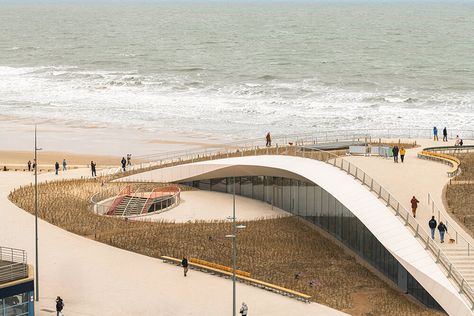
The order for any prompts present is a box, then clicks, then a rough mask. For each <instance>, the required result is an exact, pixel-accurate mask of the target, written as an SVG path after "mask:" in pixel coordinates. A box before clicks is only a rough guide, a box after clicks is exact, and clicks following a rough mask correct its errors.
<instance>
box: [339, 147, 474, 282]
mask: <svg viewBox="0 0 474 316" xmlns="http://www.w3.org/2000/svg"><path fill="white" fill-rule="evenodd" d="M417 143H418V144H420V145H421V147H418V148H414V149H409V150H407V154H406V157H405V162H404V163H401V161H399V163H394V162H393V159H385V158H381V157H363V156H350V157H347V160H349V161H350V162H352V163H354V164H355V165H356V166H358V167H359V168H361V169H362V170H363V171H365V172H366V173H367V174H368V175H369V176H371V177H373V178H374V180H375V181H377V182H378V183H379V184H381V185H382V186H383V187H385V188H386V189H388V191H390V193H392V194H393V196H395V198H396V199H397V200H398V201H399V202H400V203H401V204H403V206H404V207H405V208H406V209H407V210H409V211H410V212H411V203H410V200H411V198H412V196H416V198H417V199H418V200H419V201H420V204H419V206H418V211H417V216H416V219H417V221H418V223H419V224H420V225H421V226H422V227H423V228H424V229H425V230H426V231H427V232H429V227H428V221H429V220H430V219H431V216H432V215H434V216H436V218H437V220H438V222H439V219H438V215H437V214H438V212H434V213H433V212H432V208H431V206H430V205H429V204H428V193H430V194H431V197H432V199H433V200H434V202H435V205H436V206H437V208H439V209H440V212H441V214H443V216H442V217H443V218H445V217H448V231H449V234H448V235H446V236H445V243H444V244H440V243H439V241H440V240H439V232H438V230H436V234H435V240H436V242H437V243H438V244H440V245H441V246H442V248H443V249H444V251H445V252H446V253H447V255H448V256H449V258H450V260H451V261H452V262H453V263H454V265H455V266H456V268H458V269H459V271H461V273H462V274H463V276H464V277H465V278H466V280H467V281H469V283H470V284H471V286H472V287H473V288H474V250H473V249H472V248H471V251H470V256H468V255H467V243H466V242H465V241H468V242H469V243H471V245H474V240H473V238H472V236H470V235H469V234H468V233H467V232H465V231H464V230H463V229H462V228H461V227H460V226H459V225H458V224H457V223H456V221H455V220H453V219H452V218H451V217H450V216H449V214H448V213H447V212H446V209H445V207H444V205H443V203H442V196H443V188H444V186H445V185H446V184H447V183H448V182H449V179H450V178H449V177H448V176H447V171H448V170H449V169H450V168H451V167H449V166H447V165H444V164H442V163H439V162H435V161H429V160H424V159H419V158H417V154H418V152H420V151H421V150H422V149H423V148H425V147H435V146H444V145H445V144H446V143H443V142H434V141H431V140H417ZM466 143H467V144H466V145H468V144H471V143H472V142H466ZM455 231H457V232H458V236H457V238H456V234H455ZM449 238H454V239H457V240H458V243H454V244H450V243H448V239H449Z"/></svg>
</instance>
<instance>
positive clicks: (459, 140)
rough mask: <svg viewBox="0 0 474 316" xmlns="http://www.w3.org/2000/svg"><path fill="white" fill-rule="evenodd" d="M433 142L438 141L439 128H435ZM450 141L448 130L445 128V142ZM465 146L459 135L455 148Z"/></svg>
mask: <svg viewBox="0 0 474 316" xmlns="http://www.w3.org/2000/svg"><path fill="white" fill-rule="evenodd" d="M433 140H435V141H438V140H439V138H438V128H437V127H436V126H433ZM447 141H448V129H447V128H446V127H445V128H443V142H447ZM462 145H464V142H463V140H462V139H461V138H460V137H459V135H456V142H455V143H454V146H462Z"/></svg>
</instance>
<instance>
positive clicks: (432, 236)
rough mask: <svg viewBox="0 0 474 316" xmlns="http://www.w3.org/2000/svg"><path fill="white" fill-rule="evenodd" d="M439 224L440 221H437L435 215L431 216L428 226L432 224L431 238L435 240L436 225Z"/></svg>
mask: <svg viewBox="0 0 474 316" xmlns="http://www.w3.org/2000/svg"><path fill="white" fill-rule="evenodd" d="M437 225H438V223H437V222H436V220H435V217H434V216H431V219H430V221H429V222H428V226H430V230H431V239H433V240H434V235H435V230H436V226H437Z"/></svg>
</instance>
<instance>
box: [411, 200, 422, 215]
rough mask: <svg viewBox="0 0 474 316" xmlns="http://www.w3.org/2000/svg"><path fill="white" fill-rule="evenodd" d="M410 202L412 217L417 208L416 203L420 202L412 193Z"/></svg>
mask: <svg viewBox="0 0 474 316" xmlns="http://www.w3.org/2000/svg"><path fill="white" fill-rule="evenodd" d="M410 202H411V212H412V213H413V217H416V209H417V208H418V203H420V201H418V200H417V198H416V197H415V196H414V195H413V197H412V198H411V201H410Z"/></svg>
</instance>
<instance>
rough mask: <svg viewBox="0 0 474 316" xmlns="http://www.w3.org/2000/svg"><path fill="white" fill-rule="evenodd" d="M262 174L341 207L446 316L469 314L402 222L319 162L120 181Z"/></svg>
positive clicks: (223, 163) (255, 164)
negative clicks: (316, 191) (298, 184)
mask: <svg viewBox="0 0 474 316" xmlns="http://www.w3.org/2000/svg"><path fill="white" fill-rule="evenodd" d="M252 175H268V176H282V177H289V178H294V179H301V180H309V181H311V182H313V183H316V184H318V185H319V186H320V187H322V188H323V189H325V190H326V191H327V192H328V193H330V194H331V195H333V196H334V197H335V198H336V199H337V200H339V202H341V203H342V204H343V205H344V206H345V207H347V208H348V209H349V210H350V211H351V212H352V213H353V214H354V215H355V216H356V217H357V218H358V219H359V220H360V221H361V222H362V223H364V225H365V226H366V227H367V228H368V229H369V230H370V231H371V232H372V234H374V236H375V237H376V238H377V239H378V240H379V241H380V242H381V243H382V244H383V245H384V246H385V248H386V249H387V250H388V251H390V253H391V254H392V255H393V256H394V257H395V258H397V260H398V261H399V262H400V263H401V264H402V265H403V266H404V267H405V269H406V270H407V271H408V272H410V274H411V275H413V276H414V277H415V278H416V280H417V281H418V282H419V283H420V284H421V285H422V286H423V287H424V288H425V289H426V290H427V291H428V292H429V293H430V294H431V296H433V298H434V299H436V301H437V302H438V303H439V304H440V305H441V306H442V307H443V308H444V310H445V311H446V312H447V313H448V314H450V315H473V313H472V311H471V309H470V308H469V306H468V305H467V303H466V301H465V300H464V299H463V298H462V297H461V296H460V294H459V293H458V291H457V290H456V288H455V287H454V286H453V285H452V284H451V282H450V281H449V279H448V278H447V277H446V276H445V274H444V273H443V271H442V270H441V268H440V266H438V265H437V264H436V263H435V260H434V259H433V258H432V257H431V255H430V254H429V253H428V252H427V251H426V250H425V249H424V247H423V246H422V245H421V244H420V243H419V242H418V241H417V239H415V238H414V237H413V235H412V233H411V232H410V231H409V230H408V229H407V228H406V227H405V226H404V225H403V224H402V222H401V221H400V220H399V219H398V218H397V217H396V216H395V215H394V214H393V213H392V211H391V210H390V209H389V208H387V207H386V205H385V204H384V203H383V202H382V201H381V200H379V199H378V198H377V197H376V196H375V195H374V194H372V193H371V192H370V191H369V190H367V189H366V188H364V187H363V186H362V185H361V184H360V183H359V182H358V181H356V180H354V178H353V177H352V176H350V175H347V174H346V173H345V172H343V171H341V170H339V169H337V168H334V167H333V166H331V165H329V164H326V163H324V162H320V161H316V160H313V159H307V158H300V157H291V156H272V155H269V156H251V157H237V158H227V159H220V160H211V161H203V162H198V163H192V164H185V165H179V166H174V167H168V168H163V169H157V170H152V171H148V172H144V173H140V174H136V175H132V176H129V177H125V178H123V179H121V180H122V181H159V182H175V181H189V180H198V179H209V178H218V177H229V176H252Z"/></svg>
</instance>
